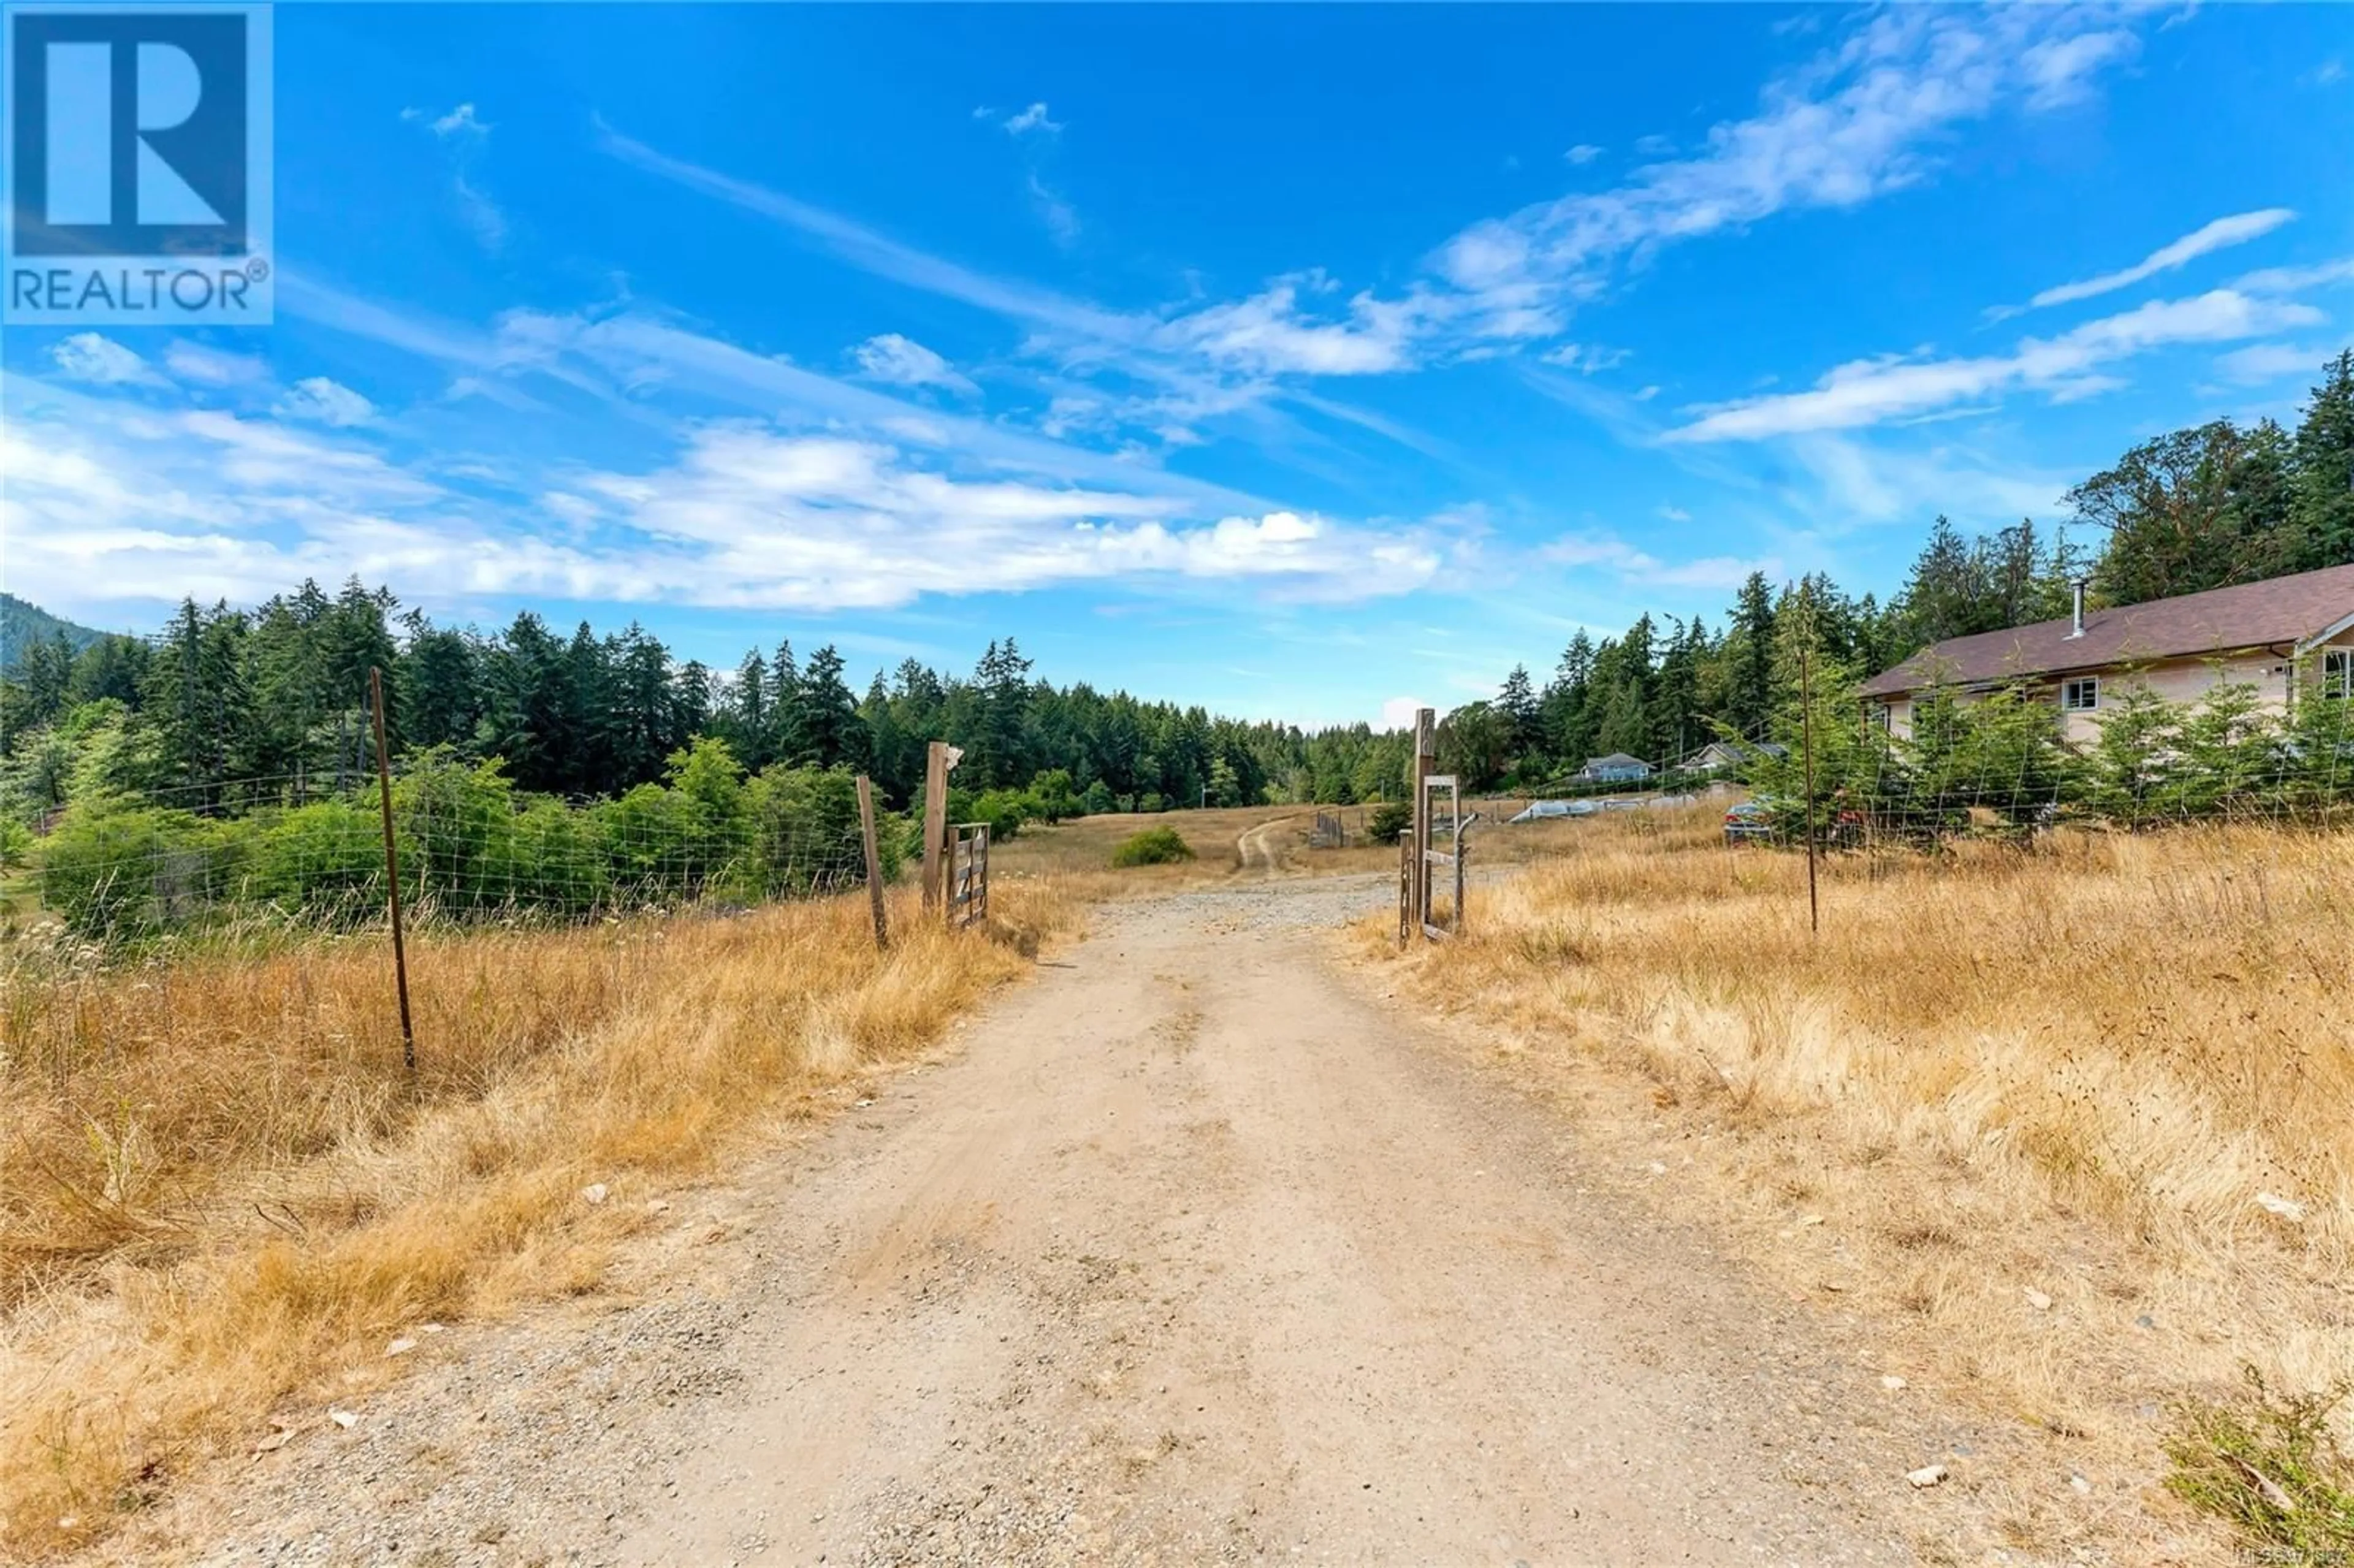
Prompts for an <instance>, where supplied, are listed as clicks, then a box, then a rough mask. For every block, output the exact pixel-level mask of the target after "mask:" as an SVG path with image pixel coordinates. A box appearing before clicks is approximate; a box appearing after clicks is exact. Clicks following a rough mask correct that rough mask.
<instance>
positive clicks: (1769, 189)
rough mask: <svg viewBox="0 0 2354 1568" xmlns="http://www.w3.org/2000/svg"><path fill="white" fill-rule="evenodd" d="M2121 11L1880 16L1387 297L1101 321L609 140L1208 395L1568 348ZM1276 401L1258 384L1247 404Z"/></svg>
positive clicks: (1122, 363) (1041, 119)
mask: <svg viewBox="0 0 2354 1568" xmlns="http://www.w3.org/2000/svg"><path fill="white" fill-rule="evenodd" d="M2108 15H2109V14H2108V13H2106V12H2099V13H2094V12H2088V11H2083V10H2078V9H2073V8H2062V7H2040V6H2039V7H2010V8H2005V9H2002V10H1999V11H1991V12H1964V11H1956V10H1947V9H1943V8H1935V7H1900V8H1896V9H1894V10H1892V11H1884V12H1882V13H1879V14H1877V15H1875V16H1872V17H1870V18H1868V19H1867V20H1866V21H1864V22H1863V23H1862V24H1861V25H1860V26H1857V27H1856V28H1854V29H1853V30H1852V32H1851V33H1850V35H1849V36H1847V37H1845V38H1843V39H1842V40H1840V42H1838V43H1836V44H1834V45H1833V46H1831V47H1830V48H1828V49H1826V50H1825V51H1823V52H1822V53H1821V54H1820V55H1819V56H1818V57H1817V58H1814V59H1813V60H1811V61H1810V62H1808V64H1807V65H1805V66H1803V67H1802V68H1800V69H1797V70H1794V71H1792V72H1790V73H1788V74H1787V75H1785V76H1784V77H1782V78H1780V79H1776V80H1775V81H1773V82H1771V83H1769V84H1768V85H1767V86H1766V88H1765V90H1764V92H1763V94H1762V95H1761V104H1760V107H1759V109H1758V111H1757V112H1755V114H1753V115H1751V116H1749V117H1748V118H1746V119H1741V120H1734V121H1727V122H1723V123H1720V124H1718V125H1717V126H1715V127H1714V128H1712V130H1711V131H1710V132H1708V133H1707V136H1706V138H1705V140H1704V141H1703V142H1702V144H1701V146H1700V148H1699V149H1698V150H1697V151H1695V152H1693V153H1691V154H1688V155H1686V156H1683V157H1681V158H1670V157H1665V156H1662V157H1660V158H1659V160H1658V161H1654V162H1651V163H1649V164H1643V165H1641V166H1639V167H1638V168H1636V169H1635V170H1634V171H1632V172H1631V174H1630V175H1629V176H1628V179H1627V180H1626V181H1625V182H1624V183H1622V184H1621V185H1618V186H1617V187H1616V188H1613V189H1609V190H1605V191H1602V192H1598V193H1587V194H1577V195H1572V196H1564V197H1562V198H1560V199H1559V200H1556V201H1553V202H1549V203H1543V204H1539V205H1537V206H1535V207H1528V208H1525V209H1523V210H1522V211H1521V212H1519V213H1516V214H1513V215H1511V216H1510V217H1503V218H1497V219H1493V220H1490V221H1486V222H1482V223H1479V224H1475V225H1473V226H1472V227H1470V228H1467V229H1465V230H1464V231H1462V232H1461V233H1459V234H1458V235H1457V236H1455V237H1454V238H1452V239H1451V240H1449V241H1447V243H1446V244H1445V245H1443V246H1441V247H1440V248H1439V249H1438V250H1437V252H1436V253H1435V254H1434V255H1433V256H1432V257H1430V258H1429V259H1428V267H1427V270H1426V276H1425V277H1423V278H1421V279H1419V280H1417V281H1412V282H1409V283H1408V284H1407V285H1406V286H1405V288H1404V289H1402V290H1401V291H1398V292H1397V293H1395V294H1394V296H1391V297H1384V296H1383V295H1381V294H1377V293H1375V292H1373V291H1356V292H1353V293H1350V292H1345V291H1341V290H1338V289H1335V288H1333V287H1332V286H1331V284H1330V283H1329V281H1326V280H1325V278H1324V275H1323V274H1322V273H1320V272H1318V271H1316V270H1312V269H1310V270H1301V271H1298V272H1294V273H1291V274H1288V276H1285V277H1279V278H1278V279H1276V280H1274V281H1271V282H1269V283H1267V284H1266V285H1265V286H1264V287H1262V288H1261V289H1260V290H1259V291H1257V293H1254V294H1250V295H1247V296H1245V297H1243V298H1240V299H1229V300H1225V301H1212V302H1207V303H1193V302H1188V303H1186V304H1185V305H1183V306H1178V307H1172V308H1169V309H1164V310H1161V311H1157V312H1117V311H1110V310H1106V309H1104V308H1102V307H1100V306H1097V305H1094V304H1091V303H1089V302H1084V301H1079V300H1075V299H1071V298H1068V297H1066V296H1064V295H1061V294H1057V293H1055V291H1051V290H1046V289H1042V288H1038V287H1036V286H1034V285H1032V284H1029V283H1026V282H1022V281H1013V280H1009V279H1004V278H1000V277H993V276H990V275H988V274H984V273H981V272H979V271H976V270H973V269H970V268H967V267H965V266H962V265H960V264H959V263H956V262H952V261H949V260H944V259H942V258H940V257H938V256H934V255H930V254H928V253H926V252H924V251H921V250H919V249H916V248H915V247H912V246H908V245H906V244H904V243H902V242H900V241H897V240H894V239H890V238H885V236H883V235H881V234H880V233H878V232H876V231H875V230H874V229H872V228H868V227H866V226H865V225H863V224H860V223H858V222H856V221H854V220H853V219H849V218H846V217H842V216H840V215H838V214H835V213H832V212H828V211H826V210H824V209H822V208H820V207H814V206H812V205H811V204H809V203H806V202H802V201H800V200H798V199H797V198H794V197H791V196H785V195H783V194H781V193H779V192H776V191H772V190H769V189H766V188H764V187H761V186H759V185H753V184H751V183H749V182H747V181H742V180H739V179H737V178H735V177H733V176H730V175H723V174H720V173H717V172H716V171H714V170H710V169H706V168H702V167H699V166H696V165H694V164H687V163H684V162H683V161H681V160H677V159H674V158H672V157H669V156H668V155H666V154H662V153H660V152H657V151H655V150H654V149H652V148H650V147H648V146H646V145H645V144H643V143H638V142H635V141H632V140H631V139H629V138H627V137H624V136H620V135H619V134H618V133H616V132H611V131H610V130H606V131H603V132H602V135H603V144H604V145H605V147H606V149H607V151H609V152H610V153H611V154H613V155H614V156H616V157H619V158H620V159H622V160H624V161H625V162H628V163H631V164H633V165H635V166H637V167H640V168H642V169H645V170H647V171H648V172H651V173H653V174H656V175H661V176H662V177H663V178H667V179H670V180H673V181H675V182H677V183H679V184H682V185H687V186H689V187H690V188H694V189H697V190H701V191H704V192H705V193H706V194H708V195H711V196H716V197H717V198H719V199H722V200H726V201H729V202H733V203H735V204H737V205H738V206H742V207H747V208H748V209H750V210H753V211H757V212H760V213H762V214H764V215H766V216H768V217H771V218H773V219H775V220H776V221H778V222H779V223H782V224H784V225H785V226H787V227H788V228H792V229H793V230H795V231H797V232H799V233H800V234H801V235H803V236H804V237H806V238H809V239H811V240H812V241H813V242H815V243H817V244H819V245H822V246H823V247H824V248H825V249H828V250H830V251H832V253H833V254H835V255H836V256H838V257H840V258H841V259H842V260H844V261H846V262H848V263H850V264H851V265H854V266H857V267H860V268H863V269H864V270H868V271H871V272H875V273H876V274H878V275H880V276H884V277H887V278H891V279H894V280H895V281H900V282H903V283H905V284H907V285H908V286H910V287H914V288H919V289H924V290H927V291H932V292H936V293H939V294H943V295H946V296H948V297H950V298H954V299H958V300H961V301H963V302H968V303H970V304H974V305H977V306H980V307H981V308H983V309H987V310H991V311H994V312H996V313H1001V314H1002V315H1005V316H1007V317H1009V318H1011V319H1013V320H1016V321H1019V322H1023V323H1029V324H1030V325H1032V326H1033V327H1034V328H1035V329H1037V331H1036V333H1035V334H1034V337H1033V339H1032V343H1031V346H1032V348H1033V349H1034V351H1036V352H1038V353H1041V354H1043V355H1049V356H1053V357H1056V358H1058V359H1059V360H1060V361H1061V363H1062V367H1063V368H1064V370H1065V371H1066V372H1068V373H1072V374H1079V375H1094V374H1097V373H1098V372H1105V371H1108V372H1115V373H1118V374H1120V375H1125V376H1143V377H1146V378H1148V379H1156V380H1160V379H1168V378H1172V377H1176V378H1191V379H1194V380H1200V379H1203V378H1205V377H1206V378H1208V379H1211V380H1214V381H1215V380H1231V379H1232V378H1235V377H1238V376H1239V377H1246V378H1258V379H1260V380H1263V381H1264V380H1268V379H1271V378H1282V377H1304V376H1364V375H1390V374H1395V373H1398V372H1402V371H1406V370H1411V369H1415V368H1417V367H1420V366H1424V365H1426V364H1429V363H1432V362H1433V361H1434V360H1440V359H1445V358H1447V357H1448V356H1450V355H1467V354H1479V353H1489V352H1498V351H1500V350H1509V348H1510V347H1511V345H1513V344H1521V343H1527V342H1536V341H1542V340H1543V339H1545V338H1548V337H1551V336H1553V335H1556V334H1559V333H1560V332H1561V331H1562V330H1563V329H1564V326H1565V324H1566V323H1567V321H1568V319H1569V316H1570V313H1572V312H1573V311H1574V309H1575V307H1576V306H1577V305H1578V304H1579V303H1580V302H1583V301H1585V300H1589V299H1591V298H1593V297H1595V296H1596V294H1598V293H1600V292H1601V291H1604V290H1605V289H1606V287H1607V286H1608V284H1609V283H1610V281H1611V280H1612V279H1613V277H1614V276H1615V274H1616V271H1617V269H1619V268H1620V267H1621V266H1622V264H1625V263H1628V262H1629V261H1630V260H1633V259H1635V258H1638V257H1639V256H1643V255H1648V254H1649V253H1650V252H1652V251H1654V250H1656V249H1658V248H1659V246H1662V245H1666V244H1670V243H1674V242H1677V241H1681V240H1688V239H1692V238H1699V237H1702V236H1704V235H1708V234H1712V233H1719V232H1723V231H1727V230H1731V229H1735V228H1740V227H1742V226H1744V225H1746V224H1750V223H1754V222H1757V221H1759V220H1762V219H1764V218H1765V217H1771V216H1773V215H1774V214H1776V213H1778V212H1782V211H1785V210H1790V209H1797V208H1807V207H1852V206H1856V205H1859V204H1861V203H1862V202H1865V201H1868V200H1870V199H1872V198H1873V197H1875V196H1879V195H1882V194H1883V193H1885V192H1888V191H1892V190H1897V189H1902V188H1903V187H1905V186H1908V185H1914V184H1917V183H1919V182H1920V181H1922V180H1923V179H1925V178H1926V177H1928V175H1929V174H1930V173H1931V172H1932V171H1933V169H1934V168H1935V162H1936V149H1937V148H1938V146H1939V145H1940V144H1941V143H1943V142H1944V141H1945V140H1946V139H1947V138H1948V137H1950V135H1951V133H1952V132H1954V131H1955V130H1956V127H1958V126H1961V125H1964V124H1967V123H1968V122H1973V121H1978V120H1984V119H1987V118H1988V117H1990V116H1992V115H1994V114H1997V113H1999V112H2002V111H2009V110H2016V111H2028V112H2033V111H2043V110H2048V109H2051V108H2053V107H2056V106H2058V105H2059V104H2061V103H2062V102H2064V101H2068V100H2069V99H2070V98H2071V97H2073V96H2074V95H2075V94H2077V93H2079V92H2081V91H2082V90H2085V89H2086V88H2087V87H2088V86H2089V85H2090V84H2091V83H2092V82H2093V81H2094V80H2095V79H2097V78H2098V76H2099V75H2100V73H2102V72H2103V71H2104V70H2106V69H2112V68H2113V67H2114V66H2115V64H2116V63H2117V62H2119V61H2120V60H2122V59H2124V58H2127V56H2128V55H2129V54H2130V52H2131V49H2130V46H2131V42H2132V38H2131V35H2130V34H2129V33H2126V32H2123V31H2121V30H2120V29H2119V27H2118V26H2117V25H2116V24H2115V22H2114V21H2112V20H2108V19H2107V17H2108ZM974 116H975V118H976V119H979V120H982V121H986V122H992V123H997V124H1000V125H1003V126H1005V127H1006V128H1007V129H1009V130H1015V129H1016V127H1017V124H1018V125H1019V126H1020V129H1019V130H1018V131H1017V132H1016V133H1017V134H1024V135H1029V136H1032V137H1035V136H1036V135H1037V134H1040V133H1043V132H1047V131H1048V129H1049V128H1050V127H1055V126H1056V124H1057V122H1055V121H1054V120H1053V119H1052V118H1051V116H1050V114H1049V113H1048V111H1047V110H1046V108H1045V106H1044V104H1043V103H1040V104H1034V105H1033V106H1031V108H1029V109H1026V110H1023V111H1020V112H1019V113H1013V114H1008V113H1003V112H1002V111H998V110H994V109H989V108H982V109H977V110H975V111H974ZM1599 151H1600V150H1599V149H1598V148H1595V147H1592V146H1590V145H1589V144H1585V143H1581V144H1579V145H1578V146H1577V147H1575V148H1573V149H1572V150H1571V151H1570V153H1569V154H1566V156H1567V157H1568V159H1569V161H1570V162H1571V163H1572V164H1582V163H1585V162H1588V161H1591V160H1592V159H1593V158H1595V157H1598V156H1599ZM1031 173H1032V178H1033V180H1034V181H1035V180H1036V171H1035V170H1034V169H1033V170H1032V171H1031ZM1037 188H1045V189H1047V194H1048V196H1053V193H1052V191H1051V188H1050V187H1043V185H1041V186H1039V187H1037ZM1033 195H1034V197H1035V196H1036V189H1034V191H1033ZM1059 201H1060V198H1059V197H1058V196H1053V201H1052V202H1048V203H1046V204H1044V205H1042V207H1041V211H1042V216H1044V217H1046V220H1047V221H1048V222H1049V224H1050V226H1055V227H1063V226H1062V225H1061V224H1060V221H1059V219H1058V218H1057V217H1055V213H1056V210H1057V208H1056V207H1055V205H1054V203H1055V202H1059ZM1066 232H1067V229H1066ZM1282 392H1283V388H1282V387H1281V386H1279V385H1276V386H1263V387H1257V388H1256V389H1255V397H1257V398H1261V399H1263V398H1266V397H1279V396H1281V395H1282Z"/></svg>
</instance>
